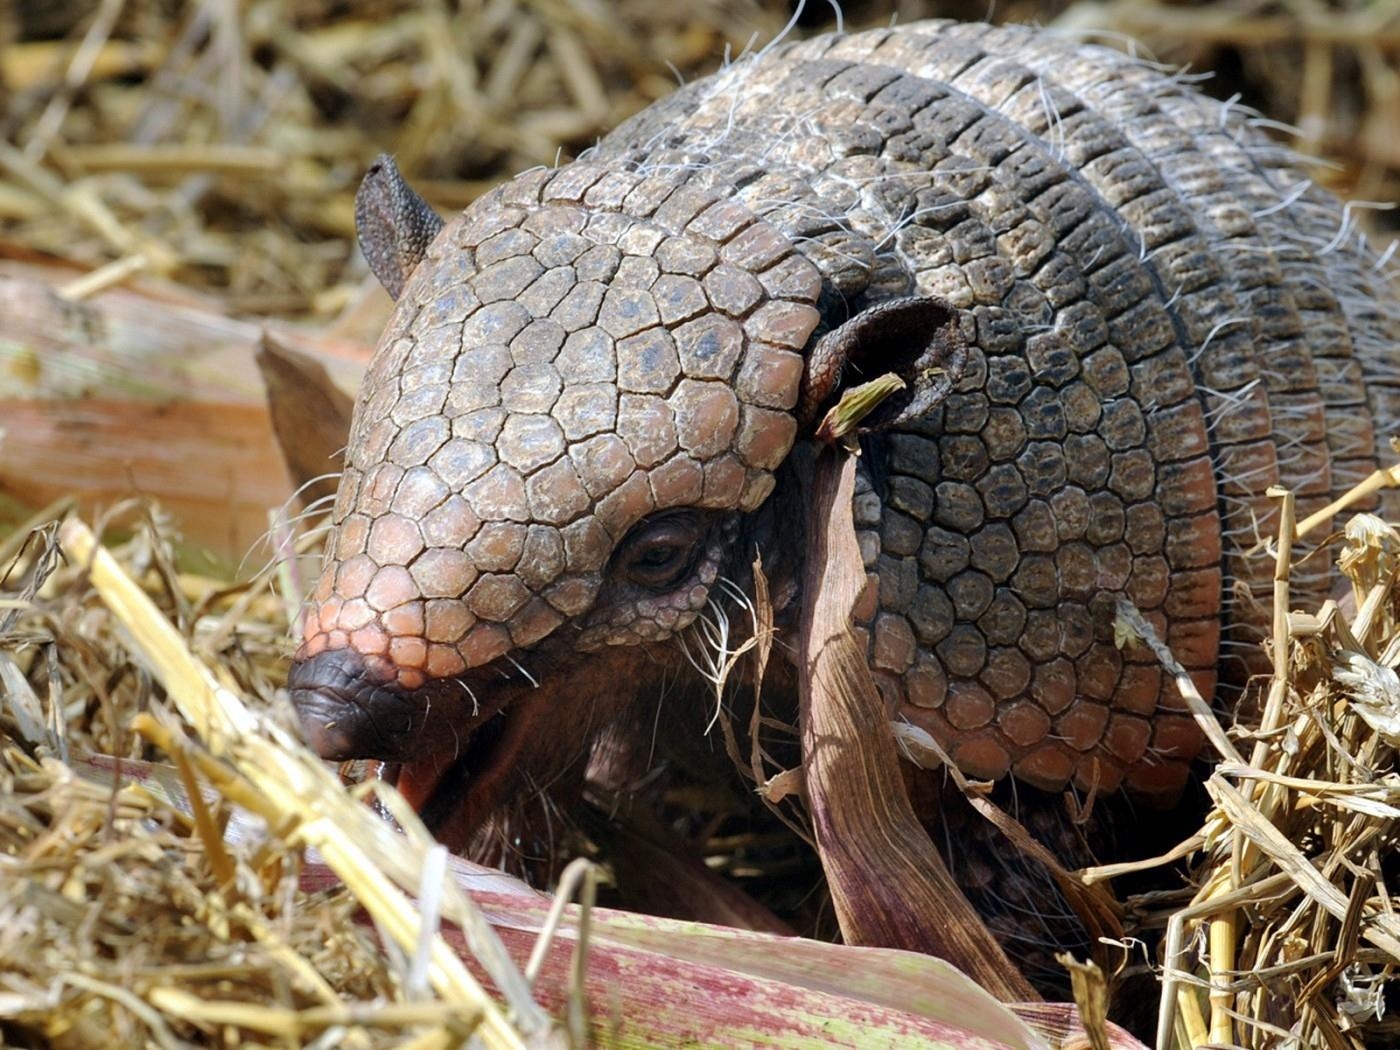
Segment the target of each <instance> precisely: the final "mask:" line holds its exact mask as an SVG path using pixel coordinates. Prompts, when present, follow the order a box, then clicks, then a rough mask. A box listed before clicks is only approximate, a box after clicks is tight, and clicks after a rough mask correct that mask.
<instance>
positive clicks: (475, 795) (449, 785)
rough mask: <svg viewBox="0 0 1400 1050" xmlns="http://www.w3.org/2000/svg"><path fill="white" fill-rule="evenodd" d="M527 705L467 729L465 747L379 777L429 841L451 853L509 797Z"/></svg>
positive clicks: (388, 769) (389, 767)
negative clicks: (416, 819)
mask: <svg viewBox="0 0 1400 1050" xmlns="http://www.w3.org/2000/svg"><path fill="white" fill-rule="evenodd" d="M535 706H537V705H531V704H530V703H529V702H528V701H522V702H520V703H517V704H506V705H505V706H504V708H503V709H502V710H501V711H500V712H498V713H497V714H496V715H495V716H494V717H491V718H489V719H487V720H486V721H484V722H482V723H481V724H480V725H478V726H477V727H476V728H475V729H474V730H472V732H471V735H470V737H469V738H468V739H467V740H466V742H465V746H462V745H461V744H460V743H457V744H456V746H453V747H452V748H451V749H449V750H446V751H444V752H439V753H436V754H430V755H425V756H423V757H421V758H417V759H413V760H411V761H404V762H397V763H385V764H384V766H382V767H381V772H380V775H381V776H382V777H383V778H384V779H385V780H387V781H389V782H390V783H392V784H394V786H395V787H397V788H398V790H399V793H400V794H401V795H403V797H404V800H405V801H406V802H407V803H408V804H409V805H410V806H412V807H413V808H414V810H416V811H417V813H418V815H419V817H421V818H422V820H423V823H424V824H425V825H427V828H428V830H429V831H430V832H432V834H433V837H434V838H436V839H437V840H438V841H439V842H441V843H442V844H443V845H444V846H446V847H447V848H448V849H449V850H451V851H452V852H454V853H461V852H463V851H465V850H466V848H467V847H468V845H470V843H471V840H472V837H473V835H474V834H475V832H476V831H477V829H479V828H480V827H481V825H482V824H484V823H485V822H486V819H487V818H488V817H489V816H490V815H491V813H492V811H493V810H495V809H497V808H498V807H499V806H500V805H501V803H502V802H503V801H504V800H505V799H506V797H507V796H508V795H509V793H510V791H511V788H512V786H513V784H514V781H515V774H516V771H517V769H518V768H519V766H520V760H521V756H522V753H523V752H524V750H525V745H526V743H527V741H528V737H529V727H530V725H531V723H532V722H533V720H534V719H533V711H532V708H533V707H535Z"/></svg>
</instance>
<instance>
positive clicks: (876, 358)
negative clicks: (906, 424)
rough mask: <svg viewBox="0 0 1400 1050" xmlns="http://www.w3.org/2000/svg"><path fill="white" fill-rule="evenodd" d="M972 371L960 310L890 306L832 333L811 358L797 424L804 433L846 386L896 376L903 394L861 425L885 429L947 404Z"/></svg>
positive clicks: (913, 303) (908, 301) (931, 302)
mask: <svg viewBox="0 0 1400 1050" xmlns="http://www.w3.org/2000/svg"><path fill="white" fill-rule="evenodd" d="M966 367H967V339H966V338H965V336H964V335H963V331H962V317H961V314H960V312H959V311H958V310H955V309H954V308H953V307H951V306H949V305H948V304H947V303H945V302H942V301H940V300H938V299H924V298H916V297H910V298H904V299H888V300H886V301H884V302H882V303H876V304H875V305H874V306H871V307H868V308H867V309H865V310H862V311H861V312H860V313H858V314H856V316H854V317H852V318H851V319H850V320H849V321H847V322H846V323H845V324H843V325H841V326H840V327H839V328H833V329H832V330H831V331H829V332H827V333H826V334H825V335H823V336H822V337H821V338H820V339H818V340H817V343H816V345H815V346H814V347H812V349H811V350H810V351H809V352H808V355H807V368H806V371H805V373H804V374H803V376H802V392H801V394H800V395H799V396H798V401H797V421H798V424H799V426H801V427H802V428H803V429H804V430H806V429H807V428H809V427H810V426H811V425H812V424H813V423H815V422H816V421H818V420H819V419H820V418H821V413H822V411H824V410H825V409H826V408H827V407H828V405H829V403H831V402H833V401H835V399H836V398H837V397H839V396H840V393H841V391H842V390H843V389H844V388H845V387H848V386H857V385H859V384H861V383H868V382H869V381H870V380H872V379H876V378H878V377H880V376H882V375H885V374H886V373H889V372H893V373H895V374H896V375H898V376H899V377H900V378H901V379H903V380H904V389H903V390H899V391H896V392H895V393H893V394H891V395H890V396H889V397H887V398H886V399H885V400H884V401H882V402H881V403H880V404H879V405H878V406H877V407H876V408H875V409H874V411H872V412H871V413H870V415H868V416H866V417H865V419H864V420H863V421H862V424H861V428H862V429H864V430H879V429H883V428H884V427H888V426H892V425H894V424H896V423H900V422H903V421H905V420H908V419H912V418H914V417H915V416H920V415H923V414H924V413H925V412H927V411H929V410H930V409H931V408H933V406H934V405H936V404H938V403H939V402H940V401H942V400H943V399H944V398H945V397H947V396H948V393H949V391H951V390H952V389H953V386H954V384H955V383H957V381H958V380H959V379H960V378H962V374H963V370H964V369H965V368H966Z"/></svg>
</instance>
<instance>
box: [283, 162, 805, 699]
mask: <svg viewBox="0 0 1400 1050" xmlns="http://www.w3.org/2000/svg"><path fill="white" fill-rule="evenodd" d="M784 263H786V264H787V265H786V266H784V268H783V270H782V271H781V272H780V273H777V274H774V276H773V277H772V278H770V284H781V287H778V288H775V290H774V291H769V290H768V289H767V288H766V287H765V285H764V278H765V277H767V275H768V274H769V273H770V272H771V271H774V270H775V268H777V267H779V266H780V265H782V264H784ZM819 288H820V284H819V277H818V275H817V273H816V270H815V268H813V267H811V266H810V264H806V266H805V271H804V265H803V261H802V260H801V258H800V257H798V256H795V255H794V252H793V248H792V246H791V244H790V242H789V241H788V240H787V238H785V237H784V236H782V235H781V234H780V233H778V232H777V231H776V230H774V229H772V228H771V227H769V226H768V225H767V224H765V223H763V222H761V221H758V220H756V218H755V217H754V216H753V215H752V213H750V212H749V211H748V210H747V209H746V208H744V207H742V206H740V205H738V204H736V203H733V202H728V201H724V200H722V199H720V198H718V197H717V196H715V195H714V194H712V193H706V192H700V191H696V190H694V189H691V188H688V187H686V186H685V185H684V184H683V181H681V180H679V179H678V178H677V177H676V176H674V175H670V176H666V175H657V176H650V177H648V176H643V175H638V174H625V173H621V172H612V171H609V170H607V169H606V168H604V167H601V166H589V165H575V166H573V167H572V168H569V169H565V170H563V171H559V172H532V173H530V174H529V175H526V176H523V177H522V178H521V179H520V180H518V181H517V182H516V183H513V184H509V185H507V186H505V187H502V188H501V189H499V190H497V191H496V192H494V193H492V194H490V195H488V196H487V197H486V198H484V199H483V200H481V201H479V202H478V203H477V204H475V205H474V206H473V207H471V208H470V209H468V210H467V212H465V213H464V214H463V215H462V216H461V217H460V218H458V219H457V220H455V221H453V222H451V223H449V224H448V225H447V226H446V227H445V228H444V229H443V230H442V232H441V233H440V234H439V235H438V237H437V239H436V240H435V241H434V243H433V244H432V246H431V247H430V249H429V251H428V255H427V257H426V259H425V261H424V263H423V264H421V265H419V267H418V268H417V269H416V271H415V272H414V274H413V276H412V278H411V279H410V280H409V282H408V283H407V285H406V287H405V288H404V291H403V295H402V297H401V300H400V303H399V305H398V308H397V309H396V311H395V314H394V317H393V319H392V320H391V321H390V323H389V327H388V330H387V331H386V333H385V336H384V340H383V342H382V343H381V347H380V350H379V352H378V354H377V355H376V357H375V359H374V362H373V363H372V365H371V367H370V370H369V373H368V375H367V377H366V379H365V383H364V387H363V390H362V392H361V395H360V399H359V403H358V405H357V409H356V414H355V421H354V425H353V431H352V433H351V437H350V445H349V455H348V461H347V464H346V471H345V481H344V482H343V485H342V494H341V499H340V502H339V503H338V504H337V510H336V520H337V526H338V530H339V533H338V538H337V541H336V544H335V547H334V554H335V556H336V557H343V556H345V555H353V556H354V557H356V558H358V559H360V560H359V562H358V563H357V564H359V565H361V566H363V567H362V568H359V569H357V571H355V572H354V573H346V572H344V571H343V570H344V566H343V565H341V566H339V567H337V566H336V564H335V563H334V562H332V563H331V564H330V565H328V568H327V573H328V575H330V576H331V577H332V579H333V582H332V584H331V594H332V597H331V598H329V599H327V600H326V601H325V602H323V604H322V614H321V616H319V617H318V618H316V619H315V620H309V621H308V628H307V644H308V647H312V646H320V647H324V646H325V645H326V644H328V643H325V642H323V641H321V640H320V639H321V637H322V636H326V637H329V636H330V635H331V634H333V633H335V632H342V634H343V633H345V632H351V631H358V632H361V634H360V636H359V637H360V638H361V640H362V641H363V642H365V643H366V644H367V646H368V648H367V649H366V650H362V655H365V656H367V657H369V659H368V666H369V668H370V670H371V671H372V672H373V673H375V674H377V675H378V677H379V678H380V679H382V680H383V681H385V682H397V683H398V684H399V685H401V686H404V687H409V688H411V687H413V686H416V685H418V684H421V682H422V681H423V679H424V678H425V677H428V678H433V677H439V676H440V675H441V674H442V673H443V671H444V669H447V670H446V673H448V674H456V673H460V672H462V671H464V670H467V669H470V668H473V667H478V666H481V665H483V664H485V663H488V662H490V661H491V660H493V659H495V658H497V657H498V656H500V655H501V654H502V652H503V650H504V649H511V648H521V647H524V646H528V645H531V644H534V643H536V642H538V641H539V640H540V639H541V638H542V637H544V636H545V635H547V634H548V633H549V632H550V631H551V630H553V629H554V628H556V627H557V626H558V625H559V624H561V623H563V622H564V620H565V618H567V617H576V616H578V615H579V614H580V613H588V612H591V613H592V615H591V616H586V617H585V619H584V620H583V621H582V622H581V623H580V624H579V627H580V629H581V630H582V633H581V634H580V635H579V636H578V637H577V638H576V639H575V640H574V644H575V645H576V646H577V647H579V648H581V649H584V650H586V649H589V648H595V647H597V646H601V645H607V644H620V643H625V642H628V641H632V640H635V639H637V638H650V639H656V638H662V637H665V636H667V635H670V634H672V633H674V632H675V631H676V630H679V629H681V628H683V627H684V626H685V625H686V624H687V623H688V622H689V621H690V619H692V618H693V617H694V615H695V613H696V612H697V611H698V610H699V609H700V608H701V607H703V605H704V603H705V600H706V597H707V595H708V589H709V586H710V585H711V584H712V583H713V581H714V578H715V573H716V571H717V564H718V560H719V548H718V547H716V546H715V545H714V544H713V543H712V544H710V545H709V546H708V547H707V548H706V551H705V556H704V557H703V558H702V559H701V560H700V562H699V563H698V564H697V566H696V567H695V570H694V571H693V572H692V573H691V574H689V575H688V576H687V577H686V579H685V580H683V581H681V583H680V584H679V585H677V586H676V587H675V588H674V589H673V590H672V591H670V592H668V593H664V594H660V595H654V596H648V597H646V598H644V599H640V600H624V601H622V603H621V604H614V605H611V606H608V607H597V608H595V601H594V599H595V598H596V596H597V594H598V590H599V588H600V587H601V586H602V585H603V578H602V571H603V569H604V567H605V565H606V564H607V562H608V559H609V558H610V557H611V556H612V554H613V552H614V550H615V548H616V546H617V544H618V543H619V541H621V540H622V539H623V537H625V536H626V535H627V534H628V532H629V530H631V529H632V528H633V527H634V526H636V525H637V523H638V522H640V521H642V519H644V518H646V517H648V516H650V515H653V514H657V513H659V512H665V511H667V510H670V509H673V508H707V509H711V510H715V511H729V512H734V511H737V510H739V509H741V508H748V509H752V507H753V506H754V505H756V503H757V502H759V501H760V500H761V498H762V496H763V495H766V494H767V492H768V491H769V489H770V488H771V474H772V472H773V471H774V470H775V469H776V468H777V467H778V466H779V465H780V464H781V463H782V461H783V459H784V458H785V457H786V455H787V452H788V450H789V449H790V448H791V446H792V443H793V440H794V439H795V437H796V425H795V423H794V421H793V419H792V417H791V415H790V414H789V413H788V412H786V411H782V410H781V409H783V408H787V409H790V408H791V407H792V406H793V405H794V404H795V402H796V400H797V391H798V385H799V383H800V381H801V368H800V365H801V358H800V356H798V355H797V354H796V353H794V352H793V349H792V348H793V347H797V348H800V347H801V346H803V345H804V344H805V342H806V340H807V337H808V336H809V335H810V334H811V331H812V329H813V328H814V327H815V325H816V323H817V320H818V315H817V311H816V310H815V308H814V303H815V301H816V298H817V294H818V291H819ZM741 362H742V364H743V378H742V379H741V377H740V364H741ZM772 406H778V409H777V410H775V409H774V408H773V407H772ZM730 531H731V532H732V529H731V530H730ZM723 534H725V530H724V529H719V530H718V532H717V534H716V535H717V537H718V536H720V535H723ZM527 536H529V537H530V543H529V549H528V551H527V549H526V548H527V543H526V540H527ZM454 603H455V604H454ZM327 610H333V611H334V614H333V615H327ZM523 613H524V614H526V615H522V614H523ZM391 617H392V618H394V619H395V620H397V621H400V622H404V621H407V622H408V624H409V625H410V627H411V628H412V631H413V635H412V637H404V636H403V635H402V634H399V633H397V632H395V631H393V630H390V629H389V627H388V624H387V622H386V621H387V620H388V619H389V618H391ZM424 625H425V626H424ZM488 628H489V629H488ZM332 647H334V646H332Z"/></svg>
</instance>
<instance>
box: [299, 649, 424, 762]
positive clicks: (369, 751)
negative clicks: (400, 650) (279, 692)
mask: <svg viewBox="0 0 1400 1050" xmlns="http://www.w3.org/2000/svg"><path fill="white" fill-rule="evenodd" d="M287 687H288V690H289V691H290V693H291V697H292V705H293V706H294V707H295V708H296V712H297V716H298V718H299V720H300V722H301V727H302V731H303V732H304V733H305V734H306V739H307V741H308V742H309V743H310V745H311V747H312V749H313V750H315V752H316V753H317V754H318V755H320V756H321V757H322V758H325V759H330V760H332V761H341V760H344V759H349V758H377V759H383V760H386V761H398V760H402V759H405V758H408V757H410V756H411V755H412V753H413V752H415V751H417V750H419V749H420V748H421V744H422V739H421V733H422V728H423V725H422V723H423V717H422V707H421V705H419V704H415V703H413V702H412V701H411V699H410V698H409V697H408V696H406V695H405V694H404V693H402V692H401V691H399V690H398V689H395V688H392V687H390V686H385V685H382V684H379V683H377V682H375V681H374V679H373V676H372V675H371V673H370V671H369V668H368V667H366V665H365V662H364V659H363V658H362V657H361V656H360V655H359V653H357V652H355V650H353V649H325V650H322V651H321V652H319V653H316V654H315V655H314V656H308V657H305V658H302V659H299V660H297V661H295V662H294V663H293V664H292V669H291V674H290V675H289V677H288V679H287Z"/></svg>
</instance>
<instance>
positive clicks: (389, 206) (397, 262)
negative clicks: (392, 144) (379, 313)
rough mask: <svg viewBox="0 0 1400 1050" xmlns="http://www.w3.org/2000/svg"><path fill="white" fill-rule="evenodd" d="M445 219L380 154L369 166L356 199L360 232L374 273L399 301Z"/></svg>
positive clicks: (386, 156) (389, 160)
mask: <svg viewBox="0 0 1400 1050" xmlns="http://www.w3.org/2000/svg"><path fill="white" fill-rule="evenodd" d="M442 227H443V222H442V219H441V218H439V217H438V214H437V212H435V211H433V209H432V208H430V207H429V206H428V202H427V201H425V200H424V199H423V198H422V197H420V196H418V194H416V193H414V192H413V190H412V188H411V187H410V186H409V185H408V183H406V182H404V179H403V176H402V175H400V174H399V169H398V165H396V164H395V163H394V159H393V158H392V157H390V156H389V155H388V154H381V155H380V156H379V159H378V160H376V161H375V162H374V163H373V164H371V165H370V167H369V170H368V171H366V172H365V177H364V179H363V180H362V181H361V182H360V190H359V192H358V193H356V194H355V230H356V231H357V232H358V233H359V235H360V251H362V252H364V254H365V260H366V261H367V262H368V263H369V268H370V269H371V270H373V271H374V276H376V277H378V278H379V283H380V284H382V285H383V286H384V290H385V291H386V292H388V293H389V295H390V296H392V297H393V298H395V299H397V298H398V297H399V296H400V295H401V294H402V293H403V288H404V285H405V284H407V283H408V278H409V275H410V274H411V273H413V268H414V267H415V266H417V265H418V263H419V262H420V261H421V260H422V258H423V254H424V253H425V252H426V251H427V250H428V245H429V244H431V243H432V240H433V238H434V237H436V236H437V232H438V230H440V229H442Z"/></svg>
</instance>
